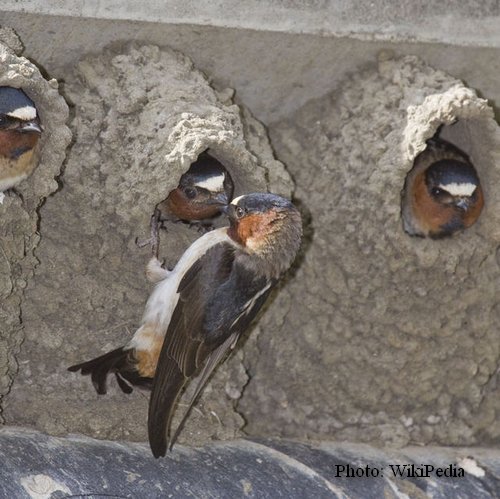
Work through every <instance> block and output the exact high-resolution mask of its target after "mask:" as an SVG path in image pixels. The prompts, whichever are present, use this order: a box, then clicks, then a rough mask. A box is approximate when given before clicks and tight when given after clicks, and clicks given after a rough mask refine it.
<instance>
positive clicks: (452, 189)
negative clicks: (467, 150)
mask: <svg viewBox="0 0 500 499" xmlns="http://www.w3.org/2000/svg"><path fill="white" fill-rule="evenodd" d="M425 183H426V186H427V190H428V192H429V195H430V196H431V198H432V199H433V200H434V201H435V202H436V203H438V204H440V205H442V206H443V207H447V208H453V209H455V210H457V211H458V212H463V213H464V214H465V213H466V212H467V211H469V210H470V209H472V208H474V206H475V205H476V203H477V202H478V201H479V200H480V190H481V186H480V183H479V177H478V176H477V173H476V170H475V169H474V167H473V166H472V165H471V164H470V163H466V162H462V161H458V160H453V159H445V160H441V161H437V162H435V163H433V164H432V165H431V166H429V168H428V169H427V170H426V172H425Z"/></svg>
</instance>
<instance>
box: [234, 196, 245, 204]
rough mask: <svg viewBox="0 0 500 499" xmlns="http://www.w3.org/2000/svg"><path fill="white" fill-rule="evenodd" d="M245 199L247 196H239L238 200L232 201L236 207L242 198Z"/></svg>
mask: <svg viewBox="0 0 500 499" xmlns="http://www.w3.org/2000/svg"><path fill="white" fill-rule="evenodd" d="M243 197H245V195H243V196H238V197H237V198H234V199H233V200H232V201H231V204H234V205H235V206H236V205H237V204H238V201H239V200H240V199H241V198H243Z"/></svg>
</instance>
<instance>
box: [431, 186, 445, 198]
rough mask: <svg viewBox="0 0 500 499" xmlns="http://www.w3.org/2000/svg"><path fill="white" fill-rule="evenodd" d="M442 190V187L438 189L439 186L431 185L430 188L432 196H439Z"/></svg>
mask: <svg viewBox="0 0 500 499" xmlns="http://www.w3.org/2000/svg"><path fill="white" fill-rule="evenodd" d="M443 192H444V191H443V189H440V188H439V187H433V188H432V190H431V193H432V195H433V196H441V194H443Z"/></svg>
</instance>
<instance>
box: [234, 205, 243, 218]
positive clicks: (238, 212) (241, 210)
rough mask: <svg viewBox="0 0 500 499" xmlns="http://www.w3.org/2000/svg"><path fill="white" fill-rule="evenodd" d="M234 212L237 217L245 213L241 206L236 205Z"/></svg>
mask: <svg viewBox="0 0 500 499" xmlns="http://www.w3.org/2000/svg"><path fill="white" fill-rule="evenodd" d="M235 212H236V216H237V217H238V218H241V217H242V216H243V215H244V214H245V210H244V209H243V208H242V207H241V206H237V207H236V210H235Z"/></svg>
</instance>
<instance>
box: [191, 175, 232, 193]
mask: <svg viewBox="0 0 500 499" xmlns="http://www.w3.org/2000/svg"><path fill="white" fill-rule="evenodd" d="M224 178H225V175H224V174H223V173H221V174H220V175H217V176H216V177H209V178H207V179H205V180H202V181H201V182H196V183H195V184H194V185H195V186H196V187H201V188H202V189H206V190H207V191H210V192H219V191H223V190H224Z"/></svg>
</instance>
